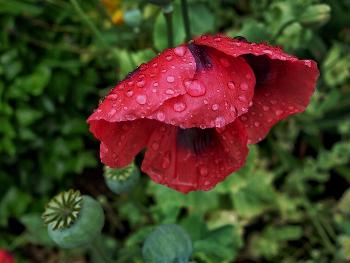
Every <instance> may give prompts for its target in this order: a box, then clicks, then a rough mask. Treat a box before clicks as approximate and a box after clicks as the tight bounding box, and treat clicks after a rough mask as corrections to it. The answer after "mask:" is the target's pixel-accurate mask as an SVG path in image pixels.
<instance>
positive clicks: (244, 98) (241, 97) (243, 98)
mask: <svg viewBox="0 0 350 263" xmlns="http://www.w3.org/2000/svg"><path fill="white" fill-rule="evenodd" d="M238 99H239V100H240V101H242V102H247V98H246V97H245V96H239V97H238Z"/></svg>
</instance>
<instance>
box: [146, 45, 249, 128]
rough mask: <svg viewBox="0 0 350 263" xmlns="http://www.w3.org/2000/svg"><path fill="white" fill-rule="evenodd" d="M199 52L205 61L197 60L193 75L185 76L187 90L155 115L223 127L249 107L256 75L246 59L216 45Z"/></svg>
mask: <svg viewBox="0 0 350 263" xmlns="http://www.w3.org/2000/svg"><path fill="white" fill-rule="evenodd" d="M199 52H200V53H201V54H200V56H201V57H200V58H198V56H199V55H196V54H194V57H195V59H196V60H198V59H202V60H204V59H205V61H204V62H196V74H195V76H194V78H193V79H187V80H185V82H184V85H185V88H186V91H187V93H186V94H184V95H182V96H177V97H174V98H172V99H169V100H167V101H166V102H165V103H164V105H162V106H161V107H160V108H159V109H158V111H157V112H155V113H154V115H153V117H152V118H154V119H158V120H159V121H162V122H165V123H168V124H172V125H176V126H180V127H182V128H192V127H201V128H202V129H204V128H212V127H223V126H224V125H226V124H228V123H231V122H233V121H234V120H235V119H236V118H237V117H238V116H240V115H242V114H244V113H246V112H247V111H248V107H249V104H250V103H251V100H252V97H253V94H254V86H255V77H254V72H253V70H252V69H251V68H250V66H249V65H248V64H247V62H246V61H245V60H244V59H243V58H232V57H230V56H227V55H226V54H224V53H222V52H219V51H217V50H215V49H213V48H203V49H202V48H201V50H200V51H199ZM203 57H204V58H203ZM205 63H208V64H209V63H210V64H209V65H205ZM204 112H205V114H203V113H204Z"/></svg>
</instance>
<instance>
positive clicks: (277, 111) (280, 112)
mask: <svg viewBox="0 0 350 263" xmlns="http://www.w3.org/2000/svg"><path fill="white" fill-rule="evenodd" d="M275 113H276V115H277V116H280V115H282V113H283V110H276V112H275Z"/></svg>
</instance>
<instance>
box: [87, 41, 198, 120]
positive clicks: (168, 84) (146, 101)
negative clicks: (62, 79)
mask: <svg viewBox="0 0 350 263" xmlns="http://www.w3.org/2000/svg"><path fill="white" fill-rule="evenodd" d="M195 70H196V65H195V60H194V58H193V56H192V55H191V52H190V51H189V50H188V48H187V47H186V46H179V47H176V48H174V49H167V50H165V51H164V52H162V53H161V54H159V55H158V56H157V57H155V58H154V59H152V60H151V61H150V62H148V63H147V64H142V65H141V66H140V67H138V68H137V69H136V70H135V71H134V72H132V73H130V74H129V75H128V76H127V77H126V78H125V79H124V80H122V81H121V82H120V83H119V84H118V85H117V86H116V87H115V88H114V89H112V91H111V92H110V93H109V94H108V95H107V96H106V98H105V100H104V101H103V102H102V103H101V104H100V105H99V107H98V110H97V111H95V112H94V113H93V114H92V115H91V116H90V118H91V119H104V120H107V121H110V122H116V121H118V122H119V121H130V120H135V119H138V118H143V117H147V116H148V115H149V114H150V113H152V112H154V111H155V110H156V109H158V108H159V107H160V106H161V105H162V104H163V103H164V101H166V100H168V99H170V98H173V97H176V96H179V95H181V94H185V93H186V91H185V87H184V86H183V80H184V79H192V78H193V76H194V74H195ZM90 118H89V119H90Z"/></svg>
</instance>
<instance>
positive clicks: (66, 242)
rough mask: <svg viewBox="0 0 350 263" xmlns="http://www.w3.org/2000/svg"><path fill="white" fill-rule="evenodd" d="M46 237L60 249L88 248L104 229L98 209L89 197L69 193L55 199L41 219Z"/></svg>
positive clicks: (76, 192)
mask: <svg viewBox="0 0 350 263" xmlns="http://www.w3.org/2000/svg"><path fill="white" fill-rule="evenodd" d="M42 218H43V220H44V222H45V224H46V225H47V230H48V233H49V236H50V237H51V238H52V240H53V241H55V243H56V244H57V245H59V246H60V247H62V248H75V247H79V246H84V245H88V244H89V243H91V242H92V241H93V240H94V239H95V238H97V237H98V236H99V235H100V233H101V230H102V227H103V225H104V213H103V209H102V207H101V205H100V204H99V203H98V202H97V201H96V200H94V199H93V198H92V197H90V196H87V195H81V194H80V192H79V191H74V190H69V191H66V192H62V193H60V194H58V195H56V196H55V197H54V198H53V199H52V200H51V201H50V202H49V203H48V204H47V206H46V209H45V212H44V213H43V216H42Z"/></svg>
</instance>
